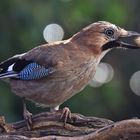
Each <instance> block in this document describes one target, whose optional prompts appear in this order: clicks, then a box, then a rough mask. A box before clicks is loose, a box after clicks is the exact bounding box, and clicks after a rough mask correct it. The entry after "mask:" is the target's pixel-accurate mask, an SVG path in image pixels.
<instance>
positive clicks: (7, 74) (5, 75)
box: [0, 71, 18, 79]
mask: <svg viewBox="0 0 140 140" xmlns="http://www.w3.org/2000/svg"><path fill="white" fill-rule="evenodd" d="M17 76H18V74H17V73H16V72H14V71H7V72H5V73H1V74H0V79H3V78H12V77H17Z"/></svg>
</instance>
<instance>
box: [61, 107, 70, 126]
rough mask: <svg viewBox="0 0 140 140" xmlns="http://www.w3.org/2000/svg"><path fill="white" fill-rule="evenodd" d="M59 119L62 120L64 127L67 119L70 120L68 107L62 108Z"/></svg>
mask: <svg viewBox="0 0 140 140" xmlns="http://www.w3.org/2000/svg"><path fill="white" fill-rule="evenodd" d="M60 119H64V126H65V125H66V122H67V120H68V119H71V111H70V109H69V108H68V107H64V108H63V110H62V114H61V117H60Z"/></svg>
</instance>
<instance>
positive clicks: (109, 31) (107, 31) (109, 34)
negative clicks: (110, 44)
mask: <svg viewBox="0 0 140 140" xmlns="http://www.w3.org/2000/svg"><path fill="white" fill-rule="evenodd" d="M105 34H106V35H107V36H109V37H112V36H113V35H114V30H113V29H105Z"/></svg>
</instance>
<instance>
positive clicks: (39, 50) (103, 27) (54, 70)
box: [0, 21, 140, 123]
mask: <svg viewBox="0 0 140 140" xmlns="http://www.w3.org/2000/svg"><path fill="white" fill-rule="evenodd" d="M129 36H140V34H139V33H137V32H133V31H126V30H124V29H123V28H120V27H118V26H116V25H114V24H112V23H109V22H105V21H98V22H95V23H92V24H91V25H89V26H87V27H85V28H84V29H82V30H81V31H80V32H78V33H76V34H75V35H73V36H72V37H71V38H69V39H67V40H63V41H57V42H53V43H49V44H43V45H40V46H38V47H35V48H33V49H32V50H30V51H28V52H26V53H23V54H19V55H15V56H13V57H12V58H9V59H7V60H5V61H3V62H1V63H0V79H5V78H6V79H8V82H9V84H10V86H11V89H12V91H13V92H14V93H15V94H16V95H18V96H20V97H22V98H25V99H28V100H31V101H33V102H35V103H38V104H40V105H43V106H45V107H49V108H50V109H51V111H55V110H59V106H60V105H61V104H62V103H63V102H65V101H66V100H68V99H69V98H71V97H72V96H74V95H75V94H77V93H78V92H80V91H81V90H82V89H84V87H85V86H86V85H87V84H88V83H89V82H90V80H92V78H93V77H94V74H95V72H96V68H97V66H98V64H99V62H100V60H101V59H102V58H103V56H104V55H105V54H106V53H107V52H108V51H110V50H111V49H112V48H130V49H138V48H140V47H139V46H138V45H137V44H128V43H125V42H123V41H122V40H121V39H122V38H126V37H129ZM30 115H31V114H30V113H29V112H28V110H27V109H26V104H25V103H24V117H25V119H29V118H30V117H29V116H30ZM62 117H64V121H65V122H66V120H67V118H68V117H70V110H69V109H68V108H64V109H63V112H62ZM28 122H29V123H31V119H29V121H28Z"/></svg>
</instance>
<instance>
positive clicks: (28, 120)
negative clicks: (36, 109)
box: [23, 109, 33, 131]
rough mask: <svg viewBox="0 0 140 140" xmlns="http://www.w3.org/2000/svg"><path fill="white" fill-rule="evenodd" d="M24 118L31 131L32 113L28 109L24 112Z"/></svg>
mask: <svg viewBox="0 0 140 140" xmlns="http://www.w3.org/2000/svg"><path fill="white" fill-rule="evenodd" d="M23 117H24V119H25V123H26V125H27V129H28V130H29V131H30V130H31V129H32V124H33V122H32V113H30V112H29V111H28V110H27V109H25V110H24V111H23Z"/></svg>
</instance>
